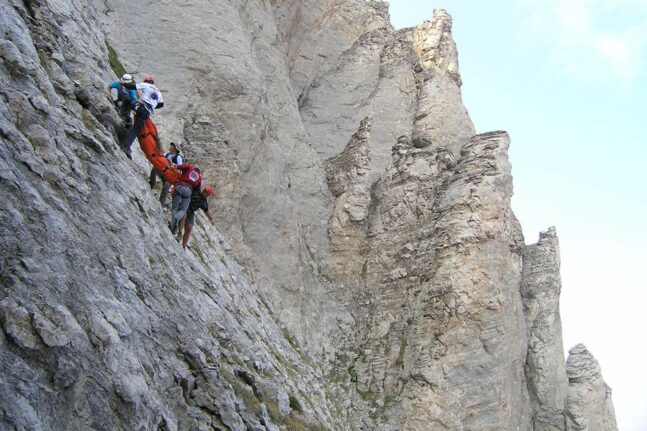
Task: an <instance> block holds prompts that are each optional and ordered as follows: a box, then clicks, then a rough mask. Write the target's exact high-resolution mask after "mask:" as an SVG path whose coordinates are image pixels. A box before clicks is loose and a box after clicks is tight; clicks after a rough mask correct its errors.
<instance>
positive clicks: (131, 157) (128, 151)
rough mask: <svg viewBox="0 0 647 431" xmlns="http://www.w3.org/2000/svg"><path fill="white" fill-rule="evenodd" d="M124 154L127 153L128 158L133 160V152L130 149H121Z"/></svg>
mask: <svg viewBox="0 0 647 431" xmlns="http://www.w3.org/2000/svg"><path fill="white" fill-rule="evenodd" d="M121 149H122V150H123V152H124V153H126V157H128V158H129V159H130V160H132V159H133V155H132V151H131V150H130V147H123V146H122V147H121Z"/></svg>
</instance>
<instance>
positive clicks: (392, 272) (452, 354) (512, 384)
mask: <svg viewBox="0 0 647 431" xmlns="http://www.w3.org/2000/svg"><path fill="white" fill-rule="evenodd" d="M0 5H1V7H2V14H1V16H2V18H1V20H2V28H3V30H4V34H3V39H2V41H1V45H0V58H1V59H2V62H1V63H0V73H1V76H0V79H1V80H2V82H4V83H5V84H3V87H2V89H1V90H0V94H1V95H2V99H1V100H2V102H1V105H0V106H1V113H2V116H1V117H0V121H1V124H0V136H1V138H2V152H3V154H6V155H7V157H6V158H4V159H3V160H2V163H3V166H2V167H3V169H0V181H1V184H2V188H1V189H0V193H2V197H3V198H4V202H6V206H5V209H4V210H3V212H2V225H1V226H0V229H1V230H2V233H1V235H0V241H1V243H0V247H1V249H2V258H1V261H0V262H1V267H2V296H1V297H0V319H1V322H2V327H3V331H2V332H1V333H0V355H2V365H1V367H2V374H1V375H0V394H1V395H2V400H3V402H2V415H1V416H0V424H2V427H3V428H4V427H6V428H8V429H69V428H76V429H160V430H161V429H167V430H168V429H181V430H184V429H221V430H224V429H231V430H244V429H252V430H277V429H281V430H304V429H331V430H332V429H334V430H360V429H361V430H384V431H386V430H427V429H430V430H467V429H470V430H501V429H510V430H535V431H538V430H564V431H565V430H567V429H569V430H571V429H589V430H597V429H604V430H612V429H615V419H614V417H613V410H612V406H611V404H610V390H609V389H608V388H607V387H606V385H604V382H603V381H602V379H601V377H600V372H599V367H598V366H597V363H595V361H594V359H592V357H590V354H589V353H588V352H586V350H585V349H584V348H583V347H577V348H576V349H575V350H574V351H572V352H571V358H570V359H569V362H568V365H566V364H565V363H564V359H563V348H562V341H561V325H560V318H559V291H560V288H561V286H560V281H559V252H558V245H557V238H556V235H555V233H554V231H552V230H551V231H548V232H547V233H544V234H542V236H541V238H540V241H539V243H538V244H536V245H531V246H525V245H524V240H523V237H522V235H521V229H520V226H519V223H518V221H517V220H516V218H515V217H514V214H513V213H512V211H511V208H510V197H511V195H512V177H511V174H510V164H509V161H508V158H507V150H508V146H509V145H510V139H509V137H508V136H507V134H506V133H505V132H491V133H485V134H479V135H475V131H474V127H473V125H472V123H471V120H470V119H469V117H468V115H467V111H466V110H465V108H464V107H463V105H462V102H461V96H460V86H461V83H462V82H461V77H460V73H459V69H458V57H457V50H456V46H455V44H454V42H453V40H452V37H451V25H452V21H451V17H450V16H449V15H448V14H447V13H446V12H445V11H442V10H437V11H436V12H435V15H434V17H433V19H432V20H431V21H428V22H425V23H423V24H421V25H420V26H417V27H415V28H410V29H404V30H400V31H395V30H394V29H393V28H392V26H391V25H390V23H389V19H388V8H387V5H386V3H384V2H380V1H369V2H366V1H363V0H330V1H324V2H321V1H309V0H303V1H297V0H272V1H265V0H249V1H245V2H234V1H226V0H217V1H207V0H197V1H191V2H184V1H179V2H160V3H159V4H149V5H141V6H137V7H134V6H133V5H132V2H126V1H123V0H108V1H98V0H97V1H94V2H79V1H75V0H56V1H54V0H49V1H48V0H39V1H30V2H18V1H8V0H2V1H1V2H0ZM109 47H110V49H109ZM109 58H110V59H112V60H113V66H114V63H116V62H117V61H118V62H120V63H121V64H123V66H124V67H125V68H126V69H127V70H128V71H129V72H131V73H133V74H135V75H136V76H137V77H140V78H141V76H142V75H143V74H145V73H153V74H154V75H155V77H156V81H157V83H158V86H159V87H160V88H161V90H162V91H163V93H164V97H165V102H166V106H165V107H164V108H163V109H162V110H159V111H157V112H156V115H155V121H156V123H157V124H158V128H159V130H160V132H161V137H162V140H163V145H166V144H167V143H168V142H170V141H171V140H173V141H175V142H178V143H180V145H181V147H182V148H183V150H184V152H185V154H186V155H187V156H188V158H189V159H190V160H191V161H192V162H195V163H197V164H199V165H200V167H201V168H202V171H203V173H204V174H205V176H206V178H207V179H208V181H209V182H212V181H215V182H216V184H217V189H218V195H217V197H216V199H213V201H212V202H211V204H212V206H213V207H214V209H215V213H216V214H217V217H218V222H217V224H216V226H215V227H212V226H209V225H208V224H206V223H201V222H199V223H198V225H197V226H196V232H195V238H194V241H193V248H192V249H191V250H190V251H187V252H185V251H183V250H182V249H181V247H180V246H179V245H178V244H177V243H176V242H175V240H174V239H173V237H172V236H171V234H170V233H169V232H168V229H167V228H166V220H165V218H164V211H163V209H162V208H161V206H160V205H159V203H158V201H157V200H156V197H155V196H154V194H153V193H151V191H150V190H149V188H148V185H147V184H146V181H145V177H146V174H147V170H148V167H147V164H146V162H145V160H144V159H143V158H142V157H141V155H138V154H136V155H135V160H134V162H131V161H129V160H127V159H125V158H124V157H123V154H122V153H121V152H120V150H119V149H118V145H117V142H118V137H119V136H120V134H122V133H123V130H121V129H120V126H119V124H118V121H117V117H116V113H115V112H114V110H113V108H112V106H111V105H110V103H109V102H108V101H107V100H106V99H105V98H104V95H103V88H104V85H105V84H106V83H107V82H109V81H110V80H112V79H114V74H113V72H112V71H111V67H110V65H109V61H108V60H109ZM198 220H200V218H199V219H198ZM587 427H588V428H587ZM601 427H602V428H601Z"/></svg>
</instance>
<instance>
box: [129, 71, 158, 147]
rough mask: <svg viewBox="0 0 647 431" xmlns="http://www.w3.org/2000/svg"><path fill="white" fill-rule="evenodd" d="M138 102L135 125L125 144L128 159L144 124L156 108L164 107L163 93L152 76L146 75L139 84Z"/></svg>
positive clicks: (136, 104)
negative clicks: (131, 147)
mask: <svg viewBox="0 0 647 431" xmlns="http://www.w3.org/2000/svg"><path fill="white" fill-rule="evenodd" d="M137 96H138V99H137V102H136V103H135V107H134V109H135V123H134V124H133V127H131V128H130V130H129V131H128V134H127V135H126V138H125V139H124V142H123V144H122V147H123V150H124V152H125V153H126V156H128V158H129V159H130V158H131V155H130V146H131V145H132V144H133V141H134V140H135V138H136V137H137V134H138V133H139V131H140V130H141V128H142V127H144V123H145V122H146V120H147V119H148V117H150V116H151V115H152V114H153V112H155V109H156V108H161V107H163V106H164V99H163V98H162V93H161V92H160V91H159V90H158V89H157V87H155V79H154V78H153V77H152V76H151V75H146V77H145V78H144V82H143V83H141V84H137Z"/></svg>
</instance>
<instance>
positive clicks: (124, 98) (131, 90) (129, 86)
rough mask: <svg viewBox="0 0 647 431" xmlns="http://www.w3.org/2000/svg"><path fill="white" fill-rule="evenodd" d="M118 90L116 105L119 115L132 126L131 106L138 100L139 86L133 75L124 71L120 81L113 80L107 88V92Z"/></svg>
mask: <svg viewBox="0 0 647 431" xmlns="http://www.w3.org/2000/svg"><path fill="white" fill-rule="evenodd" d="M113 89H114V90H117V100H115V101H114V103H115V106H116V107H117V108H119V116H120V117H121V118H122V119H123V120H124V124H125V126H126V127H130V121H131V120H130V107H131V105H132V103H133V102H134V101H136V100H137V86H136V85H135V81H133V77H132V75H130V74H128V73H124V74H123V75H122V77H121V78H120V79H119V81H113V82H111V83H110V85H108V88H106V94H108V95H109V96H110V95H111V94H110V92H111V91H112V90H113Z"/></svg>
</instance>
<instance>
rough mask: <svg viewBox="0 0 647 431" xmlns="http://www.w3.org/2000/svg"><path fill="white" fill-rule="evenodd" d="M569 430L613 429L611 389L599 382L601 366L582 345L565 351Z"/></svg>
mask: <svg viewBox="0 0 647 431" xmlns="http://www.w3.org/2000/svg"><path fill="white" fill-rule="evenodd" d="M566 374H567V375H568V398H567V400H566V408H567V422H568V428H567V429H568V430H578V431H579V430H602V431H606V430H615V429H617V426H616V418H615V412H614V409H613V404H612V403H611V388H609V387H608V386H607V385H606V383H604V381H603V380H602V374H601V373H600V366H599V365H598V362H597V361H596V360H595V358H594V357H593V356H592V355H591V353H589V351H588V350H587V349H586V347H585V346H584V345H583V344H578V345H577V346H575V347H573V348H572V349H571V350H570V351H569V352H568V361H566Z"/></svg>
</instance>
